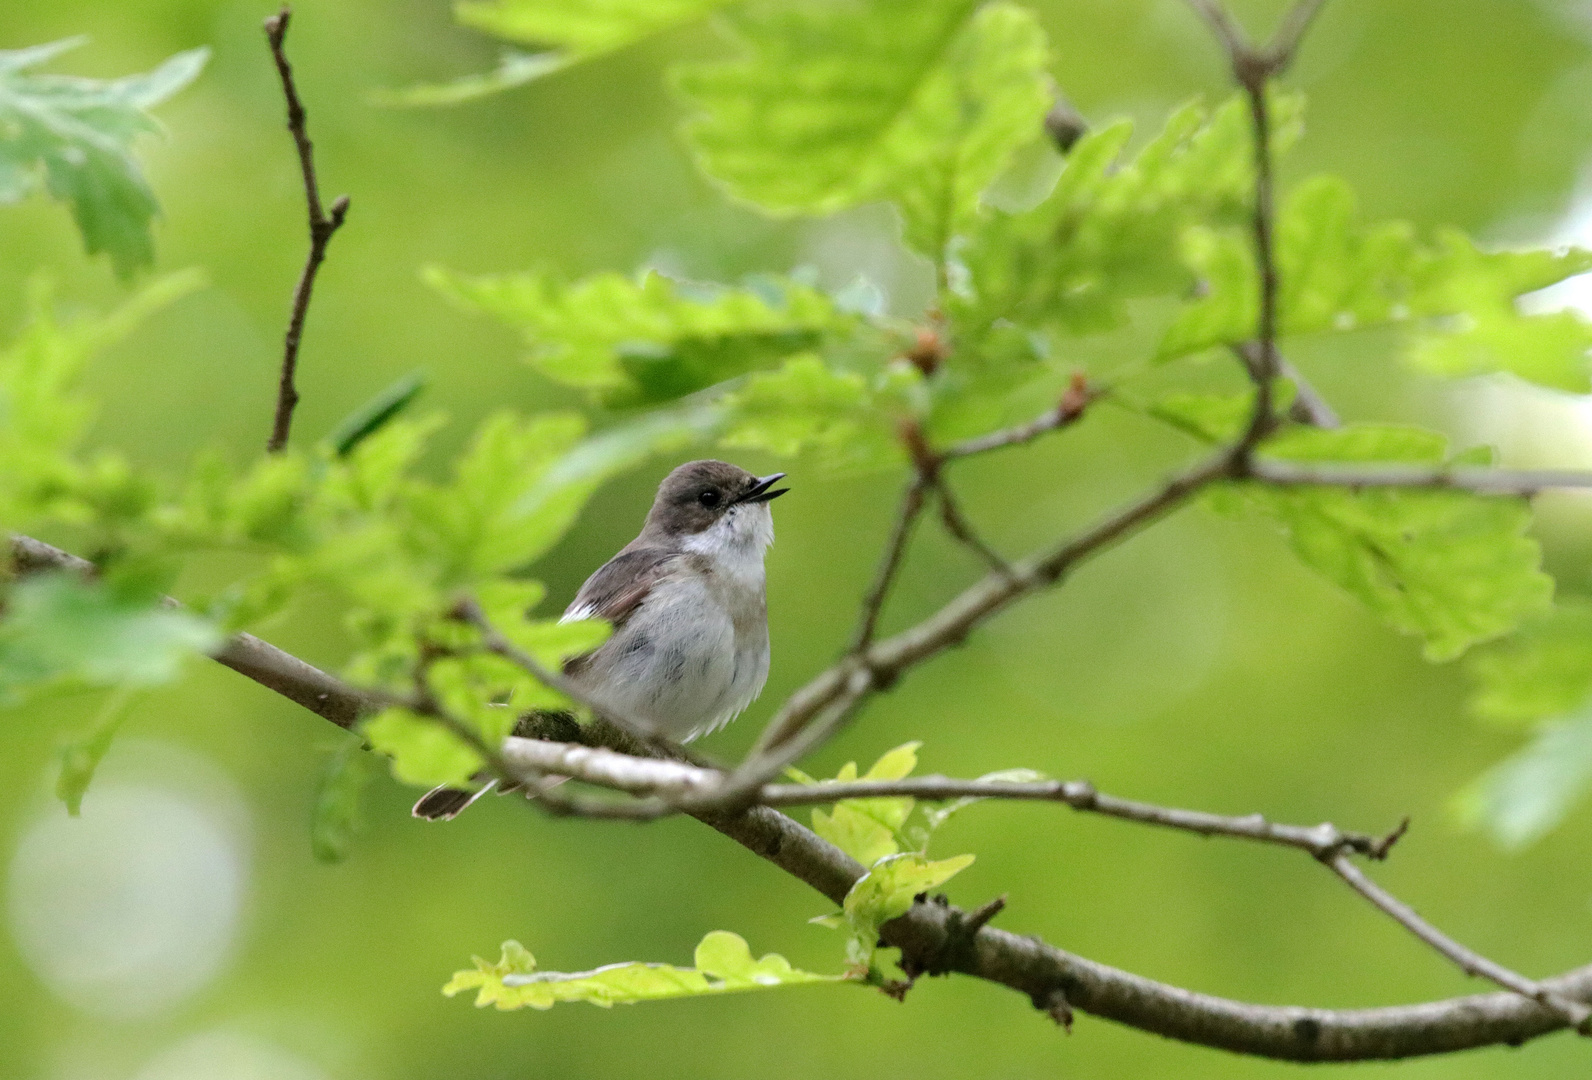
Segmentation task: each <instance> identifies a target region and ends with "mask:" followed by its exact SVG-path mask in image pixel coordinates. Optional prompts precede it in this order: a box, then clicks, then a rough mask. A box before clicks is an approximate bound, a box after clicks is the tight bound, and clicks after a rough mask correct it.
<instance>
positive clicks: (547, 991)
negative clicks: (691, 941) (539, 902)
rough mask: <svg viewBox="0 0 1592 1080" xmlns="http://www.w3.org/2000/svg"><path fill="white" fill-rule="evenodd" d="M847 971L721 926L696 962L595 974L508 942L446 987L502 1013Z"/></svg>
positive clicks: (795, 981) (752, 986)
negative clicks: (820, 970) (821, 968)
mask: <svg viewBox="0 0 1592 1080" xmlns="http://www.w3.org/2000/svg"><path fill="white" fill-rule="evenodd" d="M844 979H845V976H843V975H815V974H813V973H812V972H810V971H801V970H799V969H797V968H793V967H791V966H790V962H789V961H787V960H786V959H785V958H784V957H783V956H780V955H779V954H778V953H769V954H768V955H767V956H764V957H762V958H761V959H753V957H752V952H751V950H750V949H749V948H748V947H747V944H746V941H745V939H743V938H742V937H741V936H740V935H739V934H732V933H730V932H728V931H726V930H715V931H714V932H713V933H711V934H708V935H707V936H706V937H704V938H703V939H702V942H701V944H699V945H698V946H697V948H696V967H694V968H679V967H673V966H671V965H669V964H643V963H629V964H609V965H607V966H606V967H600V968H597V969H595V970H593V971H579V972H573V973H565V972H560V971H538V970H536V958H535V957H533V956H532V955H531V954H530V953H529V952H528V951H526V949H525V947H524V946H522V945H521V944H520V943H519V942H517V941H506V942H504V943H503V953H502V956H501V958H500V959H499V960H498V961H497V962H496V963H492V962H490V961H487V960H482V959H481V958H480V957H476V958H475V969H474V970H470V971H460V972H458V973H456V974H455V975H454V976H453V978H452V979H451V980H449V982H448V985H447V986H445V987H443V988H442V992H443V993H444V994H446V995H448V996H449V997H452V996H453V995H455V994H458V993H461V992H463V991H466V990H474V991H475V992H476V995H475V1004H476V1006H477V1007H485V1006H487V1005H491V1006H493V1007H495V1008H498V1009H502V1010H509V1009H519V1008H524V1007H527V1006H528V1007H530V1008H532V1009H550V1008H552V1007H553V1006H554V1005H556V1004H558V1003H559V1002H565V1001H585V1002H589V1003H590V1004H592V1005H600V1006H602V1007H603V1008H605V1009H606V1008H610V1007H612V1006H614V1005H633V1004H635V1003H636V1002H640V1001H663V1000H666V999H669V998H679V997H698V996H701V995H705V994H728V993H736V992H739V991H744V990H764V989H770V988H772V987H776V986H799V985H802V984H806V983H823V982H829V983H833V982H841V981H843V980H844Z"/></svg>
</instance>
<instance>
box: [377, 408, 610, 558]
mask: <svg viewBox="0 0 1592 1080" xmlns="http://www.w3.org/2000/svg"><path fill="white" fill-rule="evenodd" d="M585 426H586V425H585V421H584V420H583V419H582V418H581V417H579V416H577V415H573V414H546V415H542V416H535V417H531V418H529V419H522V418H520V417H516V416H515V415H513V414H512V413H507V412H504V413H497V414H495V415H493V416H491V417H489V418H487V420H486V421H485V422H484V423H482V425H481V427H480V428H479V429H478V430H477V432H476V435H475V438H474V440H473V441H472V442H471V444H470V446H469V448H468V449H467V450H466V451H465V453H464V455H463V456H462V457H460V458H459V460H458V462H457V463H456V464H455V466H454V479H453V482H452V483H451V484H448V485H445V486H431V485H422V484H419V483H418V482H417V483H415V484H413V485H412V486H411V488H410V490H409V492H408V499H407V501H408V505H409V511H410V514H411V516H412V519H413V523H412V526H411V535H412V537H413V540H414V541H415V542H416V543H417V545H418V546H419V547H420V548H421V549H422V551H423V552H424V553H425V557H426V558H427V559H428V560H429V561H433V562H434V564H435V565H436V566H438V567H439V568H440V571H441V576H440V579H439V580H440V583H441V584H442V585H443V586H444V587H450V586H453V585H464V584H468V583H470V582H472V581H473V580H475V579H477V578H480V577H485V576H490V575H493V574H498V573H502V572H503V571H506V570H509V569H512V568H514V567H517V566H523V565H526V564H528V563H530V562H532V561H534V560H535V559H537V558H538V557H539V556H541V554H542V553H543V552H545V551H546V550H547V549H548V548H550V547H552V545H553V544H554V543H556V542H557V541H558V538H559V537H560V536H562V535H563V534H564V531H565V530H566V529H567V528H568V527H569V525H570V524H571V522H573V520H574V517H575V515H576V514H577V513H578V512H579V511H580V508H581V506H583V505H584V504H585V501H586V498H587V497H588V496H589V495H590V493H591V490H592V487H591V486H586V485H570V486H569V487H566V488H564V489H561V490H558V491H554V492H549V493H547V495H546V497H545V498H543V499H542V500H540V501H539V502H534V503H532V502H528V501H527V494H528V493H530V492H532V491H534V490H536V488H537V485H538V482H539V481H540V480H541V479H542V478H543V477H544V476H545V475H546V474H547V473H548V471H549V470H550V469H551V468H552V466H553V465H554V463H555V462H557V461H558V459H559V458H560V457H561V456H562V455H564V454H565V453H566V452H568V450H569V449H570V448H571V447H573V446H574V445H575V444H576V442H577V440H578V439H579V438H580V436H581V435H582V434H584V432H585Z"/></svg>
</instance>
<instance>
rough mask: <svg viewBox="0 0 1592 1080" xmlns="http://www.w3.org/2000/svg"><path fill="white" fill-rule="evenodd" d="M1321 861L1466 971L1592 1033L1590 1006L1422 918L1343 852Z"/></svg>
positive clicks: (1384, 911) (1585, 1031)
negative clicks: (1548, 986)
mask: <svg viewBox="0 0 1592 1080" xmlns="http://www.w3.org/2000/svg"><path fill="white" fill-rule="evenodd" d="M1322 861H1323V862H1325V863H1326V864H1327V866H1328V867H1330V868H1331V869H1332V872H1333V873H1335V874H1337V875H1338V876H1339V877H1340V878H1342V879H1343V880H1344V881H1346V882H1347V883H1348V884H1349V887H1350V888H1352V889H1353V890H1354V891H1355V892H1357V893H1359V894H1360V895H1361V896H1363V897H1365V898H1366V899H1367V900H1369V901H1370V902H1371V903H1372V904H1373V905H1375V906H1376V907H1377V908H1379V909H1380V910H1381V911H1382V912H1383V913H1384V914H1386V915H1388V916H1389V917H1391V918H1392V919H1393V920H1394V921H1395V922H1397V923H1398V924H1399V925H1400V926H1402V927H1404V928H1405V929H1406V930H1408V931H1409V932H1410V933H1412V934H1414V935H1415V936H1416V937H1418V938H1420V939H1421V940H1422V941H1424V942H1425V943H1426V944H1428V945H1430V946H1431V947H1432V948H1433V949H1436V950H1437V951H1438V952H1439V953H1441V954H1442V955H1443V956H1445V957H1447V958H1448V959H1449V960H1451V961H1453V963H1454V964H1455V965H1457V966H1458V967H1459V969H1460V970H1461V971H1463V972H1464V973H1465V974H1467V975H1470V976H1478V975H1479V976H1481V977H1482V978H1484V979H1491V980H1492V981H1493V982H1495V983H1497V984H1498V985H1499V986H1501V987H1503V988H1504V989H1505V990H1513V991H1514V992H1515V993H1517V994H1520V995H1521V996H1522V997H1528V998H1530V999H1531V1000H1533V1001H1535V1002H1537V1003H1538V1004H1539V1005H1542V1006H1543V1007H1544V1008H1547V1009H1552V1010H1553V1011H1554V1012H1556V1013H1558V1014H1559V1015H1560V1016H1562V1017H1563V1018H1564V1020H1565V1022H1566V1023H1568V1024H1569V1025H1570V1026H1571V1027H1573V1028H1575V1029H1577V1030H1578V1031H1580V1032H1581V1033H1582V1034H1583V1035H1585V1034H1589V1033H1592V1030H1589V1026H1588V1022H1589V1021H1592V1008H1589V1007H1588V1006H1586V1005H1585V1004H1583V1003H1582V1002H1579V1001H1572V1000H1570V999H1569V998H1566V997H1564V996H1562V995H1560V994H1556V993H1554V992H1553V991H1551V990H1549V989H1548V988H1547V987H1545V986H1543V985H1542V984H1541V983H1539V982H1537V981H1535V980H1534V979H1528V978H1526V977H1525V976H1524V975H1521V974H1519V973H1518V972H1515V971H1511V970H1509V969H1508V968H1506V967H1504V966H1503V965H1501V964H1498V963H1496V962H1495V961H1492V960H1489V959H1487V958H1486V957H1485V956H1482V955H1481V954H1480V953H1477V952H1475V951H1473V950H1471V949H1467V948H1466V947H1465V946H1463V945H1461V944H1460V943H1459V942H1457V941H1455V940H1454V939H1453V938H1451V937H1449V936H1448V935H1447V934H1444V933H1443V932H1442V931H1441V930H1438V929H1437V928H1436V927H1435V926H1433V925H1432V924H1431V923H1429V922H1427V921H1426V920H1425V919H1423V918H1421V917H1420V915H1418V914H1416V912H1415V909H1414V908H1412V907H1410V906H1409V905H1408V904H1406V903H1404V902H1403V901H1402V900H1400V899H1399V898H1398V897H1396V896H1394V895H1393V894H1392V893H1390V892H1388V891H1387V890H1386V889H1383V888H1382V887H1381V886H1380V885H1378V884H1377V883H1376V882H1374V881H1372V880H1371V879H1370V878H1368V877H1367V876H1366V875H1365V873H1364V872H1363V871H1362V870H1361V869H1360V868H1359V867H1358V866H1355V865H1354V863H1353V862H1351V861H1350V860H1349V858H1348V857H1347V856H1346V855H1343V854H1341V853H1339V854H1337V855H1334V856H1332V857H1331V858H1328V859H1324V860H1322Z"/></svg>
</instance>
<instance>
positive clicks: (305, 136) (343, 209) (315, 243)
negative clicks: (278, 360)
mask: <svg viewBox="0 0 1592 1080" xmlns="http://www.w3.org/2000/svg"><path fill="white" fill-rule="evenodd" d="M292 14H293V13H292V11H291V9H289V8H288V7H287V6H286V5H283V7H282V10H281V11H280V12H278V13H277V14H275V15H273V16H271V17H270V18H268V19H266V20H265V37H266V41H267V42H269V43H270V46H271V56H272V58H273V59H274V60H275V61H276V72H277V74H278V75H279V76H280V77H281V80H282V96H283V97H285V98H286V99H287V129H288V131H289V132H291V133H292V135H293V145H294V146H295V147H297V149H298V158H299V168H300V170H301V171H302V172H303V175H304V204H305V206H306V208H307V209H308V211H309V225H310V252H309V256H308V257H307V258H306V259H305V260H304V270H303V272H302V273H300V274H299V280H298V284H297V285H296V286H295V287H294V289H293V312H292V315H290V316H289V318H288V324H287V335H286V337H285V338H284V340H283V343H282V374H281V377H280V379H279V380H278V383H277V396H276V417H275V419H274V420H273V422H272V424H271V438H270V441H268V442H267V443H266V444H265V448H266V450H267V452H269V453H273V454H274V453H278V452H279V451H281V450H282V449H284V448H285V447H286V446H287V439H288V433H289V431H290V430H291V429H292V427H293V409H294V407H295V406H297V405H298V401H299V394H298V388H297V387H296V386H295V384H294V375H295V374H296V373H297V370H298V352H299V341H300V339H301V338H302V337H303V336H304V319H305V316H306V315H308V314H309V310H310V294H311V293H312V292H313V291H314V289H315V275H316V274H317V273H318V272H319V270H320V268H321V263H322V262H323V261H324V260H325V258H326V245H327V244H329V243H330V242H331V239H332V234H333V233H335V232H337V230H338V228H339V227H341V226H342V224H343V219H344V218H345V217H347V216H348V196H347V195H339V196H338V197H337V198H336V199H335V200H333V202H332V205H331V211H330V213H328V212H327V211H326V210H324V209H322V207H321V192H320V186H319V184H318V183H317V181H316V179H315V148H314V146H313V145H312V144H311V143H310V136H309V130H308V128H307V127H306V126H305V121H306V116H305V113H304V103H303V102H302V101H301V100H300V99H299V95H298V88H297V87H296V86H295V85H294V83H293V68H292V66H291V65H289V64H288V61H287V52H286V50H285V49H284V48H283V41H284V40H285V39H286V37H287V27H288V22H289V20H290V19H291V18H292Z"/></svg>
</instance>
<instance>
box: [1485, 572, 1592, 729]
mask: <svg viewBox="0 0 1592 1080" xmlns="http://www.w3.org/2000/svg"><path fill="white" fill-rule="evenodd" d="M1465 666H1466V669H1467V670H1468V672H1469V674H1470V676H1471V678H1472V680H1473V681H1474V682H1475V691H1474V693H1473V694H1472V696H1471V701H1470V707H1471V711H1472V712H1474V713H1475V714H1476V715H1477V716H1479V717H1481V718H1482V719H1484V720H1489V721H1492V722H1494V723H1501V724H1511V725H1517V724H1524V723H1529V722H1531V721H1534V720H1540V719H1542V718H1543V717H1548V716H1562V715H1564V714H1566V713H1570V712H1573V711H1574V710H1576V709H1578V708H1579V707H1580V706H1581V704H1582V703H1583V702H1585V701H1586V700H1587V699H1588V698H1589V697H1592V602H1588V601H1586V600H1580V599H1561V600H1560V601H1559V603H1558V604H1557V605H1556V606H1555V607H1554V609H1553V610H1552V611H1551V612H1550V613H1548V614H1547V615H1546V616H1544V617H1542V618H1539V619H1534V620H1532V621H1530V622H1528V623H1526V624H1525V625H1524V626H1523V627H1521V629H1520V632H1519V633H1517V634H1513V635H1511V636H1510V637H1508V638H1505V639H1504V640H1503V641H1500V642H1497V643H1495V644H1493V645H1489V646H1488V647H1487V648H1485V649H1478V650H1477V651H1476V652H1473V653H1471V654H1470V656H1468V657H1466V661H1465Z"/></svg>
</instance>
